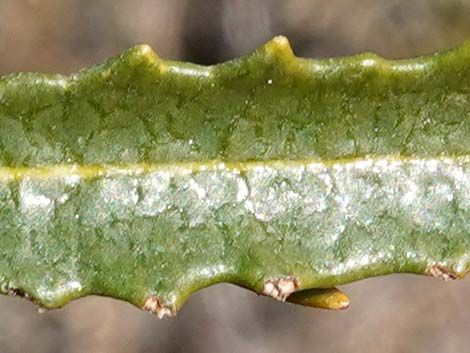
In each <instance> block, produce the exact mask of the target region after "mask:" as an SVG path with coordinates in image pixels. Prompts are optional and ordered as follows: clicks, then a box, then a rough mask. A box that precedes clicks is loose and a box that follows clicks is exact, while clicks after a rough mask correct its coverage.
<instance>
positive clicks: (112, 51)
mask: <svg viewBox="0 0 470 353" xmlns="http://www.w3.org/2000/svg"><path fill="white" fill-rule="evenodd" d="M277 34H283V35H286V36H288V37H289V39H290V41H291V44H292V47H293V49H294V51H295V52H296V54H297V55H299V56H306V57H326V56H342V55H350V54H354V53H358V52H362V51H373V52H375V53H377V54H379V55H382V56H385V57H387V58H403V57H409V56H416V55H421V54H427V53H431V52H434V51H437V50H441V49H445V48H448V47H452V46H455V45H457V44H459V43H461V42H463V41H465V40H468V39H470V0H381V1H372V0H311V1H308V0H272V1H268V0H260V1H254V0H219V1H217V0H205V1H204V0H154V1H152V0H0V57H1V59H0V75H3V74H7V73H10V72H16V71H41V72H60V73H64V74H66V73H71V72H74V71H76V70H78V69H80V68H82V67H85V66H89V65H93V64H97V63H100V62H102V61H103V60H105V59H107V58H108V57H110V56H113V55H116V54H118V53H119V52H121V51H122V50H124V49H126V48H127V47H129V46H131V45H134V44H138V43H148V44H150V45H151V46H152V47H153V48H154V50H155V51H156V52H157V53H158V54H159V55H160V56H161V57H163V58H168V59H174V60H185V61H193V62H196V63H200V64H213V63H217V62H220V61H223V60H227V59H231V58H233V57H236V56H240V55H244V54H247V53H249V52H250V51H251V50H253V49H254V48H255V47H257V46H259V45H260V44H262V43H263V42H265V41H267V40H268V39H270V38H271V37H273V36H274V35H277ZM342 289H343V290H344V291H346V292H347V293H348V294H349V295H350V297H351V299H352V307H351V308H350V309H349V310H347V311H344V312H328V311H320V310H314V309H308V308H303V307H299V306H294V305H290V304H282V303H278V302H275V301H273V300H271V299H269V298H265V297H259V296H256V295H255V294H253V293H250V292H247V291H245V290H242V289H239V288H237V287H235V286H231V285H217V286H214V287H211V288H208V289H206V290H204V291H201V292H199V293H198V294H196V295H195V296H193V297H192V298H191V299H190V300H189V302H188V303H187V304H186V305H185V307H184V308H183V309H182V311H181V312H180V313H179V315H178V317H177V318H176V319H171V320H163V321H159V320H158V319H157V318H155V317H152V316H150V315H149V314H147V313H145V312H143V311H140V310H138V309H137V308H134V307H132V306H130V305H128V304H126V303H122V302H119V301H117V300H112V299H107V298H98V297H89V298H85V299H81V300H79V301H76V302H74V303H72V304H70V305H68V306H67V307H66V308H64V309H62V310H58V311H53V312H47V313H44V314H41V315H39V314H38V313H37V308H36V307H35V306H34V305H33V304H31V303H29V302H27V301H26V300H21V299H17V298H9V297H0V313H1V317H2V319H1V320H0V352H1V353H24V352H41V353H42V352H44V353H54V352H68V353H83V352H87V353H107V352H113V353H147V352H149V353H150V352H172V353H173V352H174V353H176V352H269V353H273V352H289V353H295V352H299V353H300V352H302V353H305V352H322V353H337V352H348V353H350V352H351V353H355V352H361V353H362V352H365V353H367V352H381V353H387V352H404V353H405V352H406V353H409V352H423V353H424V352H425V353H432V352H436V353H437V352H439V353H442V352H445V353H454V352H459V353H460V352H468V351H469V343H470V336H469V334H468V332H469V331H470V309H469V308H467V305H466V304H467V298H469V297H470V280H469V279H467V280H463V281H457V282H452V283H444V282H442V281H439V280H436V279H431V278H424V277H418V276H412V275H396V276H389V277H383V278H375V279H369V280H365V281H361V282H357V283H353V284H349V285H345V286H343V287H342Z"/></svg>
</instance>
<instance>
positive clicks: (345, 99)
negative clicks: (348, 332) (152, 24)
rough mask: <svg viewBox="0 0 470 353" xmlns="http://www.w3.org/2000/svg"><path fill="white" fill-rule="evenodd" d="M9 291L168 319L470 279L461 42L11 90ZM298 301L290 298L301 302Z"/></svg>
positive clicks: (468, 114) (130, 63)
mask: <svg viewBox="0 0 470 353" xmlns="http://www.w3.org/2000/svg"><path fill="white" fill-rule="evenodd" d="M0 226H1V227H0V291H1V292H2V293H4V294H23V295H26V296H28V297H29V298H31V299H32V300H33V301H35V302H36V303H38V304H40V305H42V306H44V307H46V308H57V307H61V306H63V305H64V304H66V303H67V302H68V301H70V300H72V299H76V298H79V297H83V296H86V295H90V294H97V295H105V296H110V297H114V298H119V299H122V300H126V301H128V302H130V303H132V304H134V305H136V306H139V307H143V308H145V309H147V310H150V311H152V312H154V313H156V314H157V315H158V316H164V315H172V314H174V313H175V312H176V311H177V310H178V309H179V308H180V307H181V306H182V304H183V303H184V302H185V300H186V299H187V298H188V296H189V295H190V294H191V293H193V292H194V291H196V290H198V289H200V288H203V287H207V286H209V285H212V284H215V283H218V282H230V283H234V284H237V285H240V286H243V287H246V288H248V289H251V290H253V291H255V292H257V293H260V294H264V295H269V296H272V297H274V298H276V299H279V300H286V299H289V301H292V302H296V303H299V304H304V305H313V306H319V307H330V308H336V309H338V308H344V307H346V306H347V305H348V304H349V301H348V299H347V297H345V296H344V294H342V293H341V292H339V291H337V290H335V289H332V288H333V287H334V286H336V285H340V284H343V283H347V282H351V281H355V280H359V279H363V278H366V277H371V276H378V275H386V274H390V273H398V272H408V273H417V274H428V275H432V276H437V277H442V278H444V279H451V278H460V277H463V276H464V275H465V273H466V272H467V271H468V270H469V267H470V234H469V232H470V231H469V229H470V44H465V45H463V46H461V47H459V48H456V49H453V50H450V51H447V52H443V53H440V54H436V55H433V56H430V57H422V58H417V59H412V60H402V61H388V60H384V59H382V58H379V57H377V56H375V55H373V54H362V55H357V56H354V57H350V58H338V59H324V60H308V59H301V58H297V57H295V56H294V55H293V53H292V50H291V48H290V46H289V44H288V42H287V39H285V38H283V37H276V38H274V39H273V40H272V41H271V42H269V43H267V44H266V45H264V46H263V47H261V48H260V49H258V50H256V51H255V52H254V53H253V54H251V55H250V56H247V57H244V58H240V59H236V60H233V61H230V62H227V63H223V64H220V65H216V66H209V67H203V66H197V65H193V64H186V63H177V62H171V61H164V60H161V59H159V58H158V57H157V56H156V55H155V54H154V53H153V52H152V50H151V49H150V48H149V47H148V46H145V45H144V46H137V47H134V48H132V49H130V50H128V51H126V52H125V53H123V54H122V55H121V56H119V57H117V58H115V59H112V60H110V61H108V62H107V63H105V64H103V65H99V66H96V67H93V68H91V69H88V70H84V71H81V72H79V73H77V74H74V75H72V76H70V77H64V76H59V75H43V74H31V73H29V74H15V75H11V76H7V77H4V78H3V79H1V80H0ZM294 292H299V293H296V294H294V295H293V296H291V294H292V293H294Z"/></svg>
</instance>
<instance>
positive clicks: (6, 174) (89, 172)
mask: <svg viewBox="0 0 470 353" xmlns="http://www.w3.org/2000/svg"><path fill="white" fill-rule="evenodd" d="M429 161H436V162H438V163H444V164H462V163H469V162H470V155H464V156H457V157H448V156H440V157H425V158H417V157H402V156H396V155H394V156H371V157H360V158H346V159H337V160H321V159H302V160H269V161H249V162H224V161H221V160H209V161H204V162H177V163H135V164H122V165H117V164H103V165H86V166H82V165H78V164H59V165H49V166H37V167H0V182H8V181H18V180H25V179H36V180H47V179H60V178H67V177H72V176H73V177H78V178H80V179H93V178H106V177H108V178H109V177H115V176H139V175H142V174H148V173H170V174H172V175H184V174H192V173H195V172H211V171H228V172H233V173H235V174H236V173H240V172H246V171H251V170H256V169H257V168H272V169H282V168H296V167H302V166H309V165H310V166H317V167H320V168H321V167H324V168H328V169H330V168H334V167H335V166H358V165H362V166H367V164H377V163H393V164H395V165H399V164H414V163H426V162H429Z"/></svg>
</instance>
